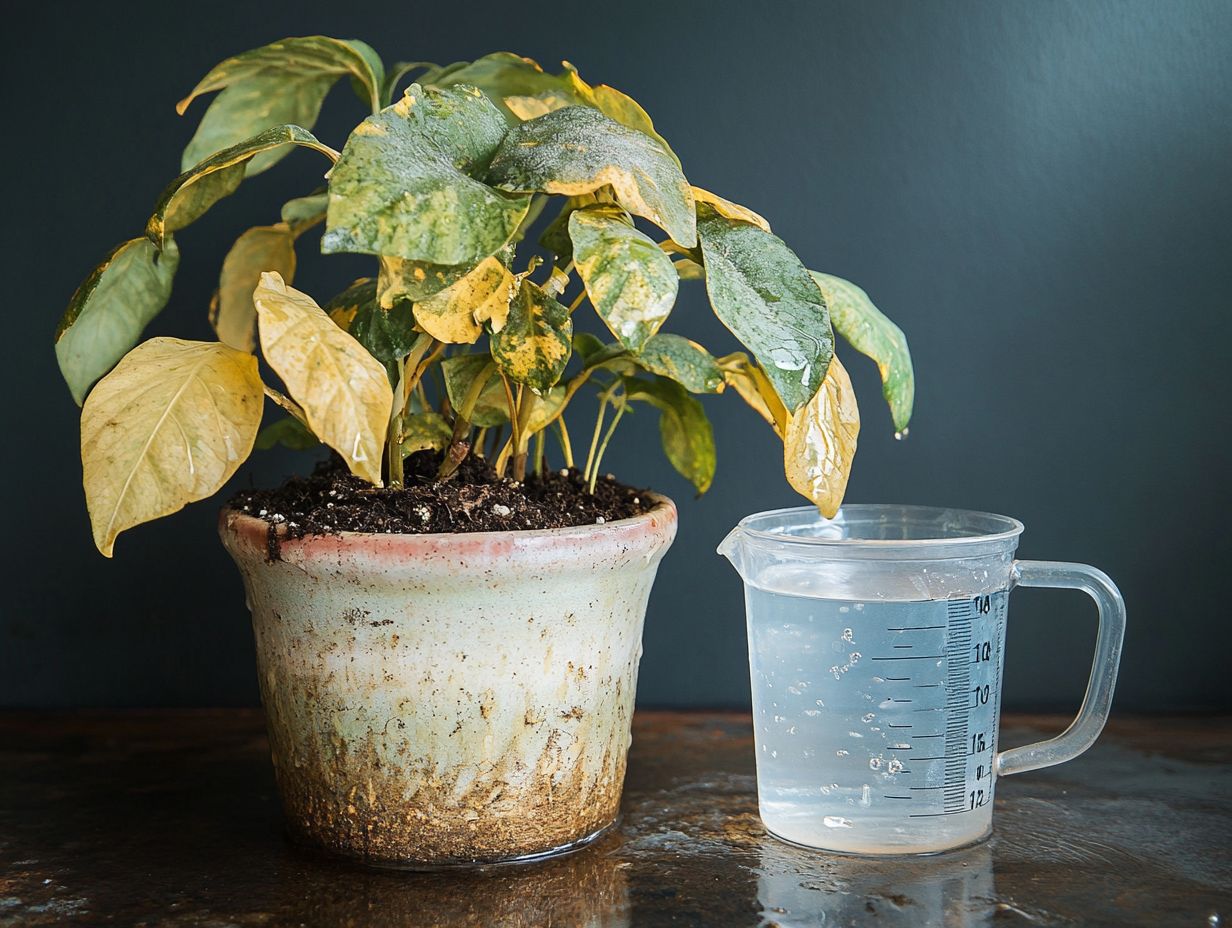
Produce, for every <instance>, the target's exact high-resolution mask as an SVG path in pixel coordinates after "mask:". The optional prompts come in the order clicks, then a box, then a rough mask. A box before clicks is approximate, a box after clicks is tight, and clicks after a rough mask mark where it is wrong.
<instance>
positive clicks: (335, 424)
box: [253, 274, 394, 486]
mask: <svg viewBox="0 0 1232 928" xmlns="http://www.w3.org/2000/svg"><path fill="white" fill-rule="evenodd" d="M253 300H254V302H255V303H256V304H257V319H258V325H259V328H260V332H261V350H262V353H263V354H264V355H265V360H266V361H268V362H269V365H270V367H272V368H273V369H274V370H275V371H277V372H278V376H279V377H281V378H282V381H283V383H285V384H286V385H287V392H288V393H290V394H291V398H292V399H293V400H295V401H296V402H297V403H299V405H300V406H301V407H303V410H304V414H305V415H306V416H307V417H308V426H309V427H310V428H311V429H312V431H313V432H315V433H316V434H317V435H319V436H320V438H321V441H323V442H325V444H327V445H329V446H330V447H331V448H333V449H334V450H335V451H337V452H338V453H339V454H340V455H342V459H343V460H344V461H346V463H347V466H348V467H349V468H350V469H351V473H353V474H355V476H357V477H360V478H362V479H364V480H367V481H368V482H369V483H372V484H375V485H376V486H380V485H381V454H382V450H383V447H384V444H385V433H386V429H387V427H388V425H389V414H390V411H391V409H392V408H393V401H394V400H393V388H392V387H391V386H390V384H389V378H388V377H387V376H386V373H385V369H384V368H383V367H382V366H381V363H380V362H379V361H377V359H376V358H374V357H373V356H372V355H371V354H369V353H368V351H367V350H366V349H365V348H364V347H363V345H361V344H360V343H359V342H358V341H356V340H355V339H354V338H352V337H351V336H350V335H348V334H347V333H346V332H344V331H343V330H342V329H340V328H339V327H338V326H337V325H335V324H334V322H333V321H332V320H331V319H330V318H329V316H327V315H326V314H325V312H324V311H323V310H322V309H321V307H319V306H317V304H316V303H315V302H314V301H313V299H312V297H310V296H308V295H307V294H305V293H300V292H299V291H298V290H293V289H291V288H290V287H288V286H287V285H286V284H285V283H284V282H283V280H282V278H281V277H279V276H278V275H277V274H262V275H261V283H260V285H259V286H258V287H257V290H256V293H254V294H253Z"/></svg>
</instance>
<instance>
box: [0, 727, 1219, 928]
mask: <svg viewBox="0 0 1232 928" xmlns="http://www.w3.org/2000/svg"><path fill="white" fill-rule="evenodd" d="M1062 724H1063V722H1062V720H1061V719H1056V718H1050V717H1024V716H1008V717H1007V718H1006V719H1005V721H1004V725H1003V729H1002V742H1003V744H1005V745H1006V746H1009V745H1012V744H1019V743H1025V742H1027V741H1031V740H1036V739H1038V738H1039V737H1040V736H1041V735H1043V734H1045V733H1054V732H1056V731H1057V730H1058V729H1059V728H1060V726H1061V725H1062ZM1230 771H1232V719H1229V718H1210V717H1205V718H1203V717H1189V718H1128V719H1126V718H1121V719H1114V720H1113V722H1112V723H1111V724H1110V726H1109V728H1108V730H1107V731H1106V733H1105V735H1104V736H1103V738H1102V739H1101V741H1100V743H1099V744H1098V745H1097V746H1096V747H1095V748H1094V749H1093V750H1092V751H1090V752H1089V753H1088V754H1086V755H1084V756H1083V757H1082V758H1080V759H1078V760H1077V761H1074V762H1072V763H1070V764H1066V765H1064V766H1061V767H1056V768H1053V769H1052V770H1045V771H1038V772H1034V773H1029V774H1023V775H1021V776H1016V777H1009V778H1006V779H1004V780H1002V781H1001V782H1000V783H999V784H998V789H997V797H996V806H995V820H994V821H995V834H994V836H993V838H992V839H991V840H990V841H989V842H987V843H986V844H984V845H981V846H979V847H976V848H973V849H968V850H965V851H958V852H954V853H951V854H944V855H939V856H935V857H928V858H915V859H896V860H881V861H875V860H860V859H854V858H842V857H835V856H829V855H825V854H821V853H813V852H809V851H805V850H801V849H798V848H794V847H790V846H788V845H785V844H782V843H780V842H778V841H776V840H775V839H773V838H771V837H770V836H768V835H767V834H766V833H765V831H764V830H763V829H762V827H761V823H760V821H759V819H758V817H757V809H756V797H755V793H754V776H753V750H752V733H751V728H750V722H749V718H748V716H743V715H734V714H710V713H708V714H672V713H656V712H643V713H639V715H638V717H637V719H636V721H635V724H634V744H633V755H632V757H631V759H630V765H629V777H628V782H627V786H626V790H625V801H624V817H623V821H622V824H621V826H620V828H619V829H618V830H617V831H615V832H614V833H612V834H610V835H608V836H607V837H605V838H604V839H602V840H601V841H600V842H599V843H597V844H595V845H592V846H591V847H590V848H588V849H586V850H583V851H581V852H579V853H577V854H574V855H572V856H569V857H563V858H559V859H557V860H554V861H548V862H546V863H540V864H535V865H524V866H516V867H497V868H489V869H487V870H482V871H472V872H453V873H394V872H381V871H369V870H364V869H360V868H355V867H351V866H349V865H342V864H338V863H334V862H331V861H326V860H321V859H318V858H315V857H312V856H309V855H307V854H305V853H303V852H301V851H298V850H296V849H294V848H292V847H290V846H289V845H287V844H286V843H285V842H284V840H283V838H282V833H281V825H280V820H279V812H278V805H277V798H276V796H275V794H274V786H273V773H272V770H271V768H270V764H269V761H268V758H267V756H266V743H265V736H264V731H263V725H262V719H261V716H260V714H259V713H258V712H256V711H242V710H241V711H211V712H158V713H153V712H139V713H135V712H112V713H89V714H82V713H72V714H48V713H7V714H3V715H0V928H8V926H18V925H90V926H96V925H148V926H152V928H155V926H157V928H181V926H200V928H228V926H245V928H246V926H261V928H281V926H310V928H318V926H320V928H332V926H349V928H359V926H367V925H374V926H375V925H380V926H390V928H397V926H416V928H420V926H449V928H455V926H476V928H480V926H482V928H514V926H516V928H523V926H525V928H531V926H535V928H545V926H553V928H572V926H604V928H618V926H658V925H705V926H718V928H739V926H746V925H747V926H765V928H769V926H783V928H787V926H832V925H891V926H899V925H902V926H913V928H920V926H932V925H938V926H956V925H1017V924H1022V925H1110V926H1111V925H1115V926H1127V925H1144V926H1145V925H1149V926H1170V925H1178V926H1190V928H1211V926H1218V925H1232V773H1230Z"/></svg>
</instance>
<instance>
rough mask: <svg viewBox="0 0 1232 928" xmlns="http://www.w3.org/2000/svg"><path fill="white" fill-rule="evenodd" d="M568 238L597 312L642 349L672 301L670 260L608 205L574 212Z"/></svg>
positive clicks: (673, 280) (614, 330) (673, 272)
mask: <svg viewBox="0 0 1232 928" xmlns="http://www.w3.org/2000/svg"><path fill="white" fill-rule="evenodd" d="M569 236H570V238H571V239H572V241H573V260H574V262H575V263H576V264H577V269H578V274H579V275H581V278H582V281H583V283H585V285H586V293H587V295H588V296H589V297H590V302H591V303H592V304H593V305H594V307H595V311H596V312H597V313H598V314H599V317H600V318H601V319H602V320H603V321H604V323H606V324H607V327H608V328H609V329H610V330H611V332H612V334H613V335H615V336H616V337H617V338H618V339H620V341H621V343H622V344H624V345H625V346H627V347H628V348H629V349H630V350H631V351H634V352H638V351H641V350H642V346H643V345H645V344H646V340H647V339H648V338H650V337H651V336H652V335H654V334H655V332H657V331H658V330H659V326H661V325H662V324H663V320H664V319H666V318H667V316H668V314H669V313H670V312H671V311H672V306H673V305H675V303H676V291H677V289H678V287H679V286H680V280H679V278H678V277H677V276H676V269H675V268H674V267H672V259H671V258H669V257H668V256H667V255H666V254H665V253H664V252H663V250H662V249H661V248H659V246H658V245H656V244H655V242H654V241H653V240H652V239H651V238H649V237H648V236H646V235H644V234H642V233H641V232H639V231H638V230H637V229H635V228H633V226H632V225H631V224H630V223H629V222H628V221H626V219H625V215H624V212H623V211H622V210H619V209H617V208H614V207H610V206H608V207H604V206H591V207H587V208H585V209H579V210H576V211H574V212H573V214H572V215H571V216H570V217H569Z"/></svg>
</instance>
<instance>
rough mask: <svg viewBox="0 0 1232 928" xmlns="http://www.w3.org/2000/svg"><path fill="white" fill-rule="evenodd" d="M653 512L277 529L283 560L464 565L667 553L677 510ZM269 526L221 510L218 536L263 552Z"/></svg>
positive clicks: (658, 503) (661, 501)
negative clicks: (555, 521) (440, 559)
mask: <svg viewBox="0 0 1232 928" xmlns="http://www.w3.org/2000/svg"><path fill="white" fill-rule="evenodd" d="M640 495H641V496H642V497H643V498H644V499H650V500H651V501H653V502H654V506H653V507H652V508H651V509H649V510H648V511H646V512H643V513H641V514H640V515H636V516H631V517H629V518H627V519H616V520H614V521H612V522H602V523H598V522H596V523H589V524H586V525H570V526H563V527H561V528H543V529H510V530H507V531H499V532H424V533H419V534H410V533H398V532H388V533H387V532H345V531H343V532H336V533H329V534H309V535H304V536H303V537H302V538H288V537H287V528H286V526H285V525H279V526H277V527H276V528H275V532H276V535H277V538H278V544H279V548H280V551H281V559H282V560H288V559H291V560H296V561H298V560H301V559H315V558H316V557H320V556H325V557H332V556H335V555H338V554H340V553H342V552H344V551H347V550H349V551H354V552H359V551H365V550H367V551H373V552H374V553H375V552H376V551H378V550H379V551H380V552H382V553H385V554H387V555H393V556H396V557H398V558H415V557H420V556H441V555H460V556H465V557H466V558H467V559H471V558H485V557H486V558H489V559H503V558H506V557H508V556H509V555H511V554H513V553H514V552H526V553H529V552H531V551H541V552H548V551H553V552H559V551H564V550H573V551H575V552H579V553H580V552H581V551H582V550H584V549H587V550H589V551H590V552H592V553H593V554H596V555H598V554H600V553H601V552H603V551H607V550H608V549H624V550H628V549H629V548H631V547H632V548H637V549H646V548H655V549H662V550H665V549H666V547H667V546H668V545H670V544H671V541H672V539H673V538H674V537H675V533H676V521H677V512H676V504H675V503H673V502H672V500H671V499H669V498H668V497H666V496H663V495H662V494H659V493H654V492H651V491H646V492H644V493H642V494H640ZM269 529H270V523H269V522H267V521H265V520H264V519H262V518H260V517H258V516H254V515H249V514H247V513H243V512H239V511H237V510H235V509H233V508H232V507H230V506H225V507H223V509H222V510H221V511H220V512H219V519H218V530H219V534H220V535H221V536H222V538H223V542H224V544H225V545H226V546H227V547H228V548H229V549H230V548H232V546H233V545H236V544H237V543H238V546H240V547H248V548H250V549H257V550H259V551H261V552H265V551H267V549H268V544H269Z"/></svg>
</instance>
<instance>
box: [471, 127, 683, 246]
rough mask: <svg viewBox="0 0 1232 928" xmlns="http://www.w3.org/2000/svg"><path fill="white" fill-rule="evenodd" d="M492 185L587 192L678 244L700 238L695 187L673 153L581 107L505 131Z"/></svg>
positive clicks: (490, 176) (490, 172) (490, 175)
mask: <svg viewBox="0 0 1232 928" xmlns="http://www.w3.org/2000/svg"><path fill="white" fill-rule="evenodd" d="M487 178H488V181H489V183H492V184H493V185H495V186H497V187H499V188H500V189H502V190H508V191H511V192H518V193H537V192H542V193H560V194H564V195H566V196H577V195H579V194H584V193H591V192H593V191H595V190H598V189H599V188H600V187H603V186H606V185H609V184H610V185H611V187H612V189H613V191H614V192H615V194H616V200H617V202H619V203H620V205H621V206H623V207H624V208H625V209H627V210H628V211H629V212H631V213H633V214H634V215H635V216H641V217H642V218H644V219H648V220H650V221H651V222H653V223H654V224H655V225H657V226H659V227H660V228H661V229H664V230H665V231H666V232H667V234H668V235H670V236H671V237H672V238H673V239H675V240H676V241H677V242H680V244H682V245H685V246H692V245H694V244H695V243H696V242H697V234H696V219H695V216H694V206H693V192H692V190H691V189H690V188H689V182H688V181H687V180H685V177H684V174H682V173H681V171H680V166H679V165H678V164H677V163H676V161H675V159H674V158H673V157H672V155H671V153H670V152H669V151H668V150H667V149H666V148H664V147H663V146H662V145H661V144H659V143H658V142H657V141H655V140H654V139H652V138H651V137H650V136H648V135H645V134H643V133H641V132H638V131H637V130H636V129H629V128H627V127H626V126H622V125H621V124H620V123H618V122H616V121H615V120H613V119H611V118H610V117H608V116H605V115H604V114H603V113H601V112H599V111H598V110H595V109H591V108H590V107H585V106H570V107H566V108H564V109H560V110H555V111H553V112H550V113H548V114H546V115H544V116H540V117H539V118H538V119H532V120H531V121H530V122H525V123H522V124H521V125H520V126H515V127H514V128H512V129H510V130H509V133H508V134H507V135H506V136H505V139H504V141H502V142H501V144H500V148H499V149H498V150H497V152H496V154H495V156H494V157H493V158H492V164H491V167H490V168H489V169H488V175H487Z"/></svg>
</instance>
